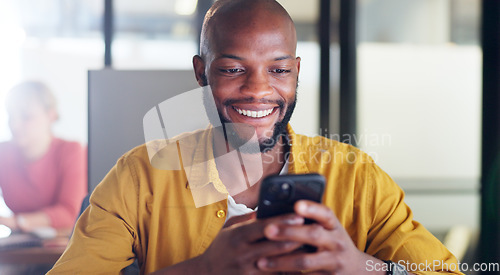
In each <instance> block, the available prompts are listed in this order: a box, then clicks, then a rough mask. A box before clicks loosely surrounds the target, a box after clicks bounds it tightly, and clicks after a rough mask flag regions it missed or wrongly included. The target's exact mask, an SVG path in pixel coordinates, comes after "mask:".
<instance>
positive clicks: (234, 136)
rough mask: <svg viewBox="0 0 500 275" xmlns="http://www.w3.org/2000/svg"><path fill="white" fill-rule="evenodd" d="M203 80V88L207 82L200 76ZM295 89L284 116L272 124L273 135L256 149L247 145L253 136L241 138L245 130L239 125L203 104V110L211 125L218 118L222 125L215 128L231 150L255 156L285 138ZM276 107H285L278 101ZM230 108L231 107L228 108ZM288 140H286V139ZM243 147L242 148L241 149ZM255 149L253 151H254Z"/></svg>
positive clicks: (228, 103) (227, 103) (292, 108)
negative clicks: (222, 131)
mask: <svg viewBox="0 0 500 275" xmlns="http://www.w3.org/2000/svg"><path fill="white" fill-rule="evenodd" d="M202 79H203V84H204V86H207V85H208V81H207V80H206V77H205V75H203V76H202ZM297 87H298V86H296V87H295V97H294V99H293V101H292V102H291V103H290V104H288V106H286V112H285V115H284V116H283V119H282V120H281V121H278V122H276V123H275V124H274V129H273V134H272V135H271V137H269V138H266V139H264V140H262V141H257V142H258V145H259V146H258V147H257V146H256V145H254V144H251V143H249V141H250V140H253V138H252V137H253V135H248V134H243V136H244V137H242V135H241V134H238V132H239V133H241V132H246V131H247V130H246V129H244V128H245V127H242V126H240V125H241V123H233V122H231V121H229V120H228V119H227V118H225V117H224V116H223V115H222V113H221V112H220V111H219V110H217V114H215V112H214V110H211V109H212V108H207V106H208V105H207V104H205V109H206V111H207V115H208V118H209V120H210V122H211V123H212V125H218V124H219V123H218V121H214V119H215V118H218V119H219V120H220V122H221V123H222V127H217V128H219V129H220V130H224V133H223V134H224V136H225V137H226V141H227V142H228V143H229V144H230V145H231V147H232V148H234V149H238V150H240V152H241V153H248V154H256V153H265V152H268V151H270V150H272V149H273V148H274V147H275V146H276V144H277V143H278V142H279V141H280V139H281V137H284V138H286V135H287V130H286V127H287V125H288V122H290V119H291V117H292V114H293V111H294V109H295V105H296V104H297ZM206 97H207V95H206V94H204V96H203V98H204V100H203V101H204V103H206V100H207V98H206ZM246 101H247V102H250V101H251V99H248V100H246ZM232 103H234V100H226V101H225V102H223V105H224V106H226V107H227V106H229V107H230V106H231V104H232ZM274 103H276V104H277V105H278V108H279V109H280V110H283V108H284V107H285V103H284V102H283V101H278V102H274ZM230 108H232V107H230ZM252 129H253V127H252ZM253 133H254V134H255V129H253ZM286 139H288V138H286ZM243 145H245V146H244V147H242V146H243ZM254 148H255V149H254ZM256 148H259V150H256Z"/></svg>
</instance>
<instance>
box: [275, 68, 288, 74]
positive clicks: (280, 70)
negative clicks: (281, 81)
mask: <svg viewBox="0 0 500 275" xmlns="http://www.w3.org/2000/svg"><path fill="white" fill-rule="evenodd" d="M271 72H273V73H278V74H283V73H289V72H291V71H290V70H286V69H274V70H271Z"/></svg>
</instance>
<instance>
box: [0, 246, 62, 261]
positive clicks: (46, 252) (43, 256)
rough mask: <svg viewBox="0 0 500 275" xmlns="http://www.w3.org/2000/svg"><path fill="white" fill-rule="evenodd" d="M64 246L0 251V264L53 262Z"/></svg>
mask: <svg viewBox="0 0 500 275" xmlns="http://www.w3.org/2000/svg"><path fill="white" fill-rule="evenodd" d="M65 248H66V247H64V246H56V247H24V248H15V249H9V250H5V251H0V264H29V265H31V264H51V265H53V264H55V262H56V261H57V259H59V257H60V256H61V254H62V253H63V252H64V249H65Z"/></svg>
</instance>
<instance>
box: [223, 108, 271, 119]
mask: <svg viewBox="0 0 500 275" xmlns="http://www.w3.org/2000/svg"><path fill="white" fill-rule="evenodd" d="M233 109H235V110H236V111H237V112H238V113H239V114H240V115H244V116H247V117H253V118H262V117H266V116H268V115H270V114H271V113H272V112H273V110H274V109H275V108H269V109H260V110H248V109H242V108H238V107H234V106H233Z"/></svg>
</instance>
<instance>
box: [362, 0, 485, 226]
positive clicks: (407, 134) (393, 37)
mask: <svg viewBox="0 0 500 275" xmlns="http://www.w3.org/2000/svg"><path fill="white" fill-rule="evenodd" d="M357 3H358V27H359V29H358V31H359V37H358V40H359V45H358V51H357V52H358V136H359V137H360V139H359V140H360V142H359V145H360V147H361V148H362V149H364V150H365V151H367V152H368V153H370V154H371V155H372V156H373V157H374V158H375V160H376V161H377V163H379V164H380V166H381V167H382V168H383V169H384V170H385V171H387V172H388V174H389V175H391V176H392V177H393V178H394V179H395V180H396V182H398V183H399V184H400V186H402V187H403V189H404V190H405V191H406V193H407V202H408V204H409V205H410V207H412V208H413V209H414V210H415V217H416V219H417V220H420V221H422V222H423V223H424V225H425V226H426V227H428V228H430V229H431V230H433V231H434V232H440V231H446V230H448V229H449V228H450V227H452V226H457V225H464V226H466V227H468V228H472V229H474V230H475V229H477V227H478V220H479V195H478V186H479V173H480V171H479V167H480V163H479V162H480V125H481V123H480V119H481V115H480V114H481V113H480V108H481V66H482V63H481V48H480V45H479V28H478V26H479V18H480V13H479V7H480V1H477V0H453V1H449V0H443V1H434V0H358V2H357Z"/></svg>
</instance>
